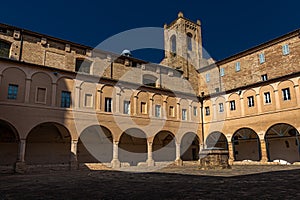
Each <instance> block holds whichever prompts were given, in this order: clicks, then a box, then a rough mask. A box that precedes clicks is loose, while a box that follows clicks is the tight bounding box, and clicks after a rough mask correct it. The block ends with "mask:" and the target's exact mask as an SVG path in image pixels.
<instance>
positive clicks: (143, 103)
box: [141, 102, 147, 114]
mask: <svg viewBox="0 0 300 200" xmlns="http://www.w3.org/2000/svg"><path fill="white" fill-rule="evenodd" d="M141 113H142V114H147V104H146V102H141Z"/></svg>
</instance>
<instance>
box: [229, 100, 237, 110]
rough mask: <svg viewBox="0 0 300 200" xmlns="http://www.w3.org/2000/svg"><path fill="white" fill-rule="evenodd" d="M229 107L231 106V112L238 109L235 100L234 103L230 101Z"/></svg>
mask: <svg viewBox="0 0 300 200" xmlns="http://www.w3.org/2000/svg"><path fill="white" fill-rule="evenodd" d="M229 106H230V110H235V109H236V108H235V101H234V100H233V101H230V102H229Z"/></svg>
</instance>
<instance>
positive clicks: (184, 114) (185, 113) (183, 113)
mask: <svg viewBox="0 0 300 200" xmlns="http://www.w3.org/2000/svg"><path fill="white" fill-rule="evenodd" d="M181 114H182V115H181V119H182V120H186V119H187V112H186V109H182V113H181Z"/></svg>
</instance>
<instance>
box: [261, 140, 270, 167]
mask: <svg viewBox="0 0 300 200" xmlns="http://www.w3.org/2000/svg"><path fill="white" fill-rule="evenodd" d="M260 151H261V160H260V161H261V162H262V163H266V162H268V155H267V147H266V142H265V140H260Z"/></svg>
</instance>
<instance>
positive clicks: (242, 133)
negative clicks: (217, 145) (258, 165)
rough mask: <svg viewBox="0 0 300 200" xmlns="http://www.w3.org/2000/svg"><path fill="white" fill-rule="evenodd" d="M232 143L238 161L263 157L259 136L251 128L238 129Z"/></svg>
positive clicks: (235, 158)
mask: <svg viewBox="0 0 300 200" xmlns="http://www.w3.org/2000/svg"><path fill="white" fill-rule="evenodd" d="M232 145H233V152H234V160H236V161H243V160H252V161H259V160H260V159H261V151H260V142H259V137H258V135H257V134H256V132H255V131H254V130H252V129H250V128H241V129H239V130H237V131H236V132H235V133H234V134H233V136H232Z"/></svg>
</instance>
